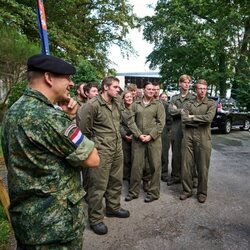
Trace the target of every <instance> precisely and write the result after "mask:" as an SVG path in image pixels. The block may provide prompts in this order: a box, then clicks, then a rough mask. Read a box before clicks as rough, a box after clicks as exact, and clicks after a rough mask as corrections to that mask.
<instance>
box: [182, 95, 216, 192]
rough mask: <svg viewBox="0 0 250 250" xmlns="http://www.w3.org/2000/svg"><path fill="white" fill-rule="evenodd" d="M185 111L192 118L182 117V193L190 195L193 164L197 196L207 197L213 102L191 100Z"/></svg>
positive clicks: (205, 99) (214, 110)
mask: <svg viewBox="0 0 250 250" xmlns="http://www.w3.org/2000/svg"><path fill="white" fill-rule="evenodd" d="M186 109H187V110H188V111H189V114H190V115H194V117H193V118H188V117H187V115H183V116H182V121H183V141H182V154H183V166H182V187H183V192H184V193H187V194H192V184H193V183H192V168H193V162H195V164H196V167H197V171H198V188H197V194H203V195H207V182H208V169H209V164H210V156H211V148H212V145H211V128H210V127H211V123H212V120H213V118H214V115H215V112H216V105H215V102H214V101H213V100H209V99H208V98H207V97H205V98H204V100H203V101H198V100H196V99H194V100H191V101H190V102H189V103H188V104H187V106H186Z"/></svg>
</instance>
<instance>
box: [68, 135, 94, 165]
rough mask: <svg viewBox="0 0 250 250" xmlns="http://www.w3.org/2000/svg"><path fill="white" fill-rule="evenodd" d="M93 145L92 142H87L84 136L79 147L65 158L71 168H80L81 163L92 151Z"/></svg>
mask: <svg viewBox="0 0 250 250" xmlns="http://www.w3.org/2000/svg"><path fill="white" fill-rule="evenodd" d="M94 147H95V144H94V142H93V141H91V140H89V139H88V138H87V137H86V136H85V138H84V140H83V142H82V143H81V144H80V145H79V147H78V148H77V149H76V150H75V151H74V152H73V153H71V154H70V155H68V156H67V157H66V160H67V161H68V162H69V163H70V164H71V165H73V166H77V167H79V166H81V165H82V163H83V161H85V160H86V159H87V158H88V156H89V154H90V153H91V152H92V151H93V149H94Z"/></svg>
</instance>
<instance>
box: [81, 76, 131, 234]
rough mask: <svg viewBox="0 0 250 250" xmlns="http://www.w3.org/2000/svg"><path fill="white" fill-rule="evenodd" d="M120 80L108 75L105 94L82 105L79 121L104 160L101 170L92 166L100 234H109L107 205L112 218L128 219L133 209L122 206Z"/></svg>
mask: <svg viewBox="0 0 250 250" xmlns="http://www.w3.org/2000/svg"><path fill="white" fill-rule="evenodd" d="M119 90H120V87H119V79H117V78H115V77H111V76H110V77H106V78H104V79H103V81H102V93H101V94H100V95H99V96H97V97H96V98H93V99H91V100H89V101H88V102H87V103H86V104H85V105H83V106H81V108H80V109H79V111H78V113H77V123H78V125H79V127H80V129H81V131H82V132H83V133H84V134H86V135H87V136H88V137H89V138H90V139H91V140H93V141H94V142H95V146H96V148H97V149H98V152H99V154H100V158H101V163H100V167H99V168H98V169H89V170H90V171H89V177H90V179H89V187H88V191H87V192H88V204H89V222H90V227H91V229H92V230H93V231H94V232H95V233H96V234H100V235H102V234H106V233H107V232H108V228H107V226H106V225H105V224H104V223H103V219H104V206H103V198H105V201H106V215H107V216H109V217H111V216H112V217H119V218H127V217H129V215H130V214H129V211H127V210H125V209H123V208H121V204H120V198H121V191H122V176H123V174H122V172H123V153H122V141H121V134H120V122H121V102H120V101H118V100H117V98H116V97H117V95H118V92H119Z"/></svg>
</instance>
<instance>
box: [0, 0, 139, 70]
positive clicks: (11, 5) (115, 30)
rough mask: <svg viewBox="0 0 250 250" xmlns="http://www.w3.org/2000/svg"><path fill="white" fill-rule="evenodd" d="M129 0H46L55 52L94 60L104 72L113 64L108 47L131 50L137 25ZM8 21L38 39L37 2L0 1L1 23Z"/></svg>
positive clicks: (48, 24)
mask: <svg viewBox="0 0 250 250" xmlns="http://www.w3.org/2000/svg"><path fill="white" fill-rule="evenodd" d="M127 2H128V1H126V0H77V1H76V0H61V1H51V0H47V1H45V12H46V18H47V28H48V34H49V42H50V48H51V53H52V54H53V55H57V56H62V57H63V58H68V59H71V60H72V61H73V62H76V61H77V60H78V56H83V57H84V58H85V59H86V60H89V59H91V63H92V65H94V66H95V67H96V68H97V69H98V70H99V71H102V72H103V73H104V72H105V70H106V69H107V68H108V67H109V63H110V62H109V59H108V50H109V47H110V46H111V45H112V44H117V45H118V46H119V47H120V48H121V50H128V51H129V50H130V49H131V46H130V43H129V42H128V41H126V39H125V38H126V35H127V34H128V32H129V29H130V28H133V27H134V26H135V24H136V17H135V15H134V14H133V11H132V6H131V5H129V4H128V3H127ZM1 24H7V25H9V26H12V27H15V28H16V29H17V30H18V31H19V32H21V33H24V34H26V35H27V37H28V39H29V40H31V41H38V40H39V37H38V31H37V23H36V1H33V0H18V1H14V0H8V1H6V0H0V25H1Z"/></svg>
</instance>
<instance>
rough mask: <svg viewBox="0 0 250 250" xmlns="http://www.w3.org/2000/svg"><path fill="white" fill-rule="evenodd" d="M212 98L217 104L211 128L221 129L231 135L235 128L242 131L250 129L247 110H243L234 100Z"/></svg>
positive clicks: (249, 118) (249, 117) (249, 116)
mask: <svg viewBox="0 0 250 250" xmlns="http://www.w3.org/2000/svg"><path fill="white" fill-rule="evenodd" d="M209 98H212V99H213V100H214V101H215V102H216V104H217V109H216V114H215V117H214V119H213V122H212V124H211V127H212V128H214V127H217V128H219V129H220V130H221V131H222V132H223V133H225V134H229V133H230V132H231V129H232V128H234V127H236V126H237V127H240V129H242V130H249V128H250V114H249V112H247V110H246V108H242V107H241V106H240V105H239V104H238V103H237V102H236V101H235V100H234V99H232V98H230V99H226V98H223V99H221V98H220V97H217V96H216V97H209Z"/></svg>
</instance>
